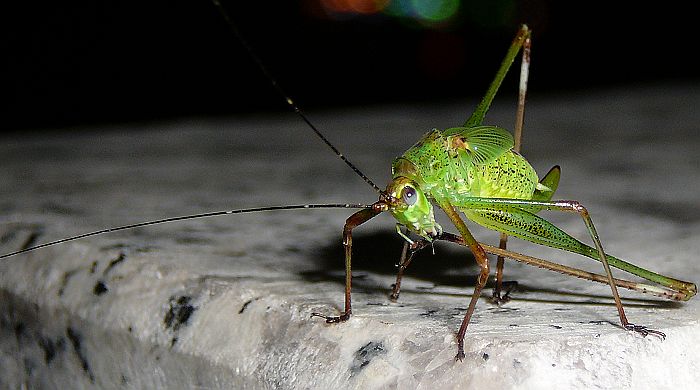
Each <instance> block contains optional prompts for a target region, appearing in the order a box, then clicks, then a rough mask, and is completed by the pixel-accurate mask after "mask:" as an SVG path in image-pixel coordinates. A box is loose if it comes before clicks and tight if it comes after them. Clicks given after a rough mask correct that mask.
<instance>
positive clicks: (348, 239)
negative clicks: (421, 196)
mask: <svg viewBox="0 0 700 390" xmlns="http://www.w3.org/2000/svg"><path fill="white" fill-rule="evenodd" d="M382 211H383V210H382V209H380V208H379V207H373V208H371V209H363V210H360V211H358V212H356V213H355V214H353V215H351V216H350V217H349V218H348V219H347V220H346V221H345V227H344V228H343V246H344V247H345V310H344V311H343V313H342V314H341V315H340V316H326V315H323V314H320V313H311V316H312V317H321V318H324V319H325V320H326V322H327V323H329V324H333V323H338V322H343V321H346V320H347V319H348V318H350V315H351V314H352V303H351V301H350V292H351V290H352V229H354V228H356V227H358V226H360V225H362V224H363V223H365V222H367V221H369V220H370V219H372V218H374V217H376V216H377V215H378V214H380V213H381V212H382Z"/></svg>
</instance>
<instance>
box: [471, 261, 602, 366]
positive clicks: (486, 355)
mask: <svg viewBox="0 0 700 390" xmlns="http://www.w3.org/2000/svg"><path fill="white" fill-rule="evenodd" d="M606 257H607V256H606ZM481 358H482V359H484V361H487V360H489V354H488V353H484V354H483V355H481Z"/></svg>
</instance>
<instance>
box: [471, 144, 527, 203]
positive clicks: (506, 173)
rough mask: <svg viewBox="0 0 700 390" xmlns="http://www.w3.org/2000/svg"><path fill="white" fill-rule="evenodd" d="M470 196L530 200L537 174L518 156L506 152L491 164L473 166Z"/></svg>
mask: <svg viewBox="0 0 700 390" xmlns="http://www.w3.org/2000/svg"><path fill="white" fill-rule="evenodd" d="M473 169H474V173H473V181H472V185H471V191H470V192H471V194H470V195H471V196H477V197H482V198H510V199H531V198H532V194H533V192H534V191H535V186H536V185H537V173H536V172H535V170H534V169H533V168H532V166H531V165H530V163H528V162H527V160H525V158H523V157H522V156H521V155H520V154H518V153H516V152H514V151H512V150H511V151H508V152H506V153H504V154H502V155H501V156H499V157H498V158H497V159H496V160H494V161H493V162H491V163H488V164H484V165H475V166H473Z"/></svg>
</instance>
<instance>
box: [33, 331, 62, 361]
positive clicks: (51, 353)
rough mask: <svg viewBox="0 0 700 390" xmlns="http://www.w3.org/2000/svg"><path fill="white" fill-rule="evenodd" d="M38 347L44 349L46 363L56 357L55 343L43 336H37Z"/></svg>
mask: <svg viewBox="0 0 700 390" xmlns="http://www.w3.org/2000/svg"><path fill="white" fill-rule="evenodd" d="M37 343H38V344H39V347H40V348H41V349H42V350H43V351H44V362H45V363H46V364H47V365H48V364H51V361H53V359H54V358H55V357H56V349H57V348H56V343H54V342H53V340H51V339H49V338H45V337H39V340H38V341H37Z"/></svg>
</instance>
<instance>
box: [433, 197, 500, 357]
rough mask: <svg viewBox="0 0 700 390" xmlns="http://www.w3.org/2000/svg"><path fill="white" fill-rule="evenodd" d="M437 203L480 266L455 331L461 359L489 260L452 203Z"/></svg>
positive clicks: (487, 276) (445, 201) (485, 278)
mask: <svg viewBox="0 0 700 390" xmlns="http://www.w3.org/2000/svg"><path fill="white" fill-rule="evenodd" d="M437 203H438V204H439V205H440V208H441V209H442V210H443V211H444V212H445V214H447V216H448V217H450V220H451V221H452V223H453V224H454V225H455V227H456V228H457V230H458V231H459V233H460V235H461V236H462V239H463V240H464V242H465V243H466V245H467V246H468V247H469V249H470V250H471V251H472V254H473V255H474V258H475V259H476V262H477V264H478V265H479V267H481V272H480V273H479V277H478V278H477V282H476V286H475V287H474V294H473V295H472V299H471V301H469V307H468V308H467V312H466V313H465V314H464V319H463V320H462V325H461V326H460V327H459V331H458V332H457V355H456V356H455V359H456V360H463V359H464V335H465V334H466V333H467V326H468V325H469V321H470V320H471V318H472V314H474V309H475V308H476V302H477V301H478V300H479V297H480V295H481V290H482V289H483V288H484V285H486V281H487V280H488V278H489V260H488V258H487V257H486V252H484V249H483V248H482V247H481V245H479V243H478V242H477V241H476V239H475V238H474V236H472V234H471V232H470V231H469V228H467V225H466V224H465V223H464V221H462V218H461V217H460V216H459V214H458V213H457V211H455V209H454V207H453V206H452V204H451V203H450V202H449V201H448V200H446V199H440V200H437Z"/></svg>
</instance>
